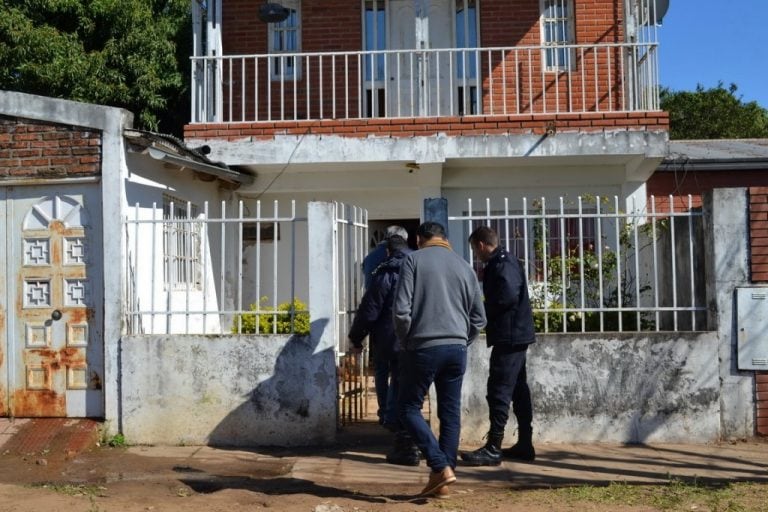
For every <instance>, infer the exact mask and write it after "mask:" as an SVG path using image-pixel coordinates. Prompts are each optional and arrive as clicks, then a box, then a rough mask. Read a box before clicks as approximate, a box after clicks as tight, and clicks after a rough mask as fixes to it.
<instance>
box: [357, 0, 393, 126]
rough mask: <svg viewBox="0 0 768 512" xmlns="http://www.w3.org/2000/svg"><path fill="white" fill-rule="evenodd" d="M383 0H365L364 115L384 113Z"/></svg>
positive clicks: (385, 39)
mask: <svg viewBox="0 0 768 512" xmlns="http://www.w3.org/2000/svg"><path fill="white" fill-rule="evenodd" d="M385 5H386V4H385V0H365V11H364V13H365V14H364V16H365V18H364V20H365V27H364V31H363V38H364V41H363V47H364V48H365V51H366V52H372V53H366V54H365V57H364V59H365V61H364V63H363V65H364V72H365V114H366V117H381V116H384V115H385V105H384V100H385V95H384V84H385V77H384V53H373V52H377V51H379V50H386V48H387V25H386V19H387V18H386V10H385Z"/></svg>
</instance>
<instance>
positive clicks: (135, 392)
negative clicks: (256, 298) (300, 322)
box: [120, 326, 336, 446]
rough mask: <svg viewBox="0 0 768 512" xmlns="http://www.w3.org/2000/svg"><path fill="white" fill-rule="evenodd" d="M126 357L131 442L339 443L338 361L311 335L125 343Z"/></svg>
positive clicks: (126, 428)
mask: <svg viewBox="0 0 768 512" xmlns="http://www.w3.org/2000/svg"><path fill="white" fill-rule="evenodd" d="M313 327H314V326H313ZM121 354H122V365H121V369H122V388H121V393H120V406H121V409H122V411H123V424H122V432H123V434H124V435H125V436H126V439H128V441H129V442H130V443H132V444H134V443H135V444H161V445H162V444H165V445H179V444H192V445H197V444H210V445H215V446H269V445H279V446H292V445H294V446H295V445H310V444H324V443H328V442H331V441H332V440H333V439H334V436H335V433H336V363H335V358H334V355H333V350H331V349H326V350H321V351H319V352H317V351H316V347H315V345H314V344H313V343H312V341H311V338H310V337H302V336H294V337H291V336H287V335H282V336H281V335H275V336H258V337H256V336H184V335H172V336H164V335H156V336H128V337H125V338H123V340H122V342H121Z"/></svg>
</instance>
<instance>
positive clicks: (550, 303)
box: [449, 197, 707, 332]
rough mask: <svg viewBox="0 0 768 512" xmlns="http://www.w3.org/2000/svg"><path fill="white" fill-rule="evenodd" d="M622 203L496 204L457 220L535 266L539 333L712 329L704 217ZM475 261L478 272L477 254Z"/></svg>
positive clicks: (458, 227) (461, 228)
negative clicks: (490, 233) (492, 234)
mask: <svg viewBox="0 0 768 512" xmlns="http://www.w3.org/2000/svg"><path fill="white" fill-rule="evenodd" d="M655 204H656V202H655V198H654V197H651V198H650V199H649V201H648V205H649V208H650V211H639V210H636V209H635V208H634V206H632V207H631V208H630V211H629V212H624V211H622V210H621V209H620V207H619V199H618V197H613V198H612V200H611V199H609V198H603V197H589V198H586V197H578V198H577V199H576V200H575V201H572V202H568V201H566V200H565V199H564V198H562V197H561V198H559V201H558V203H557V204H556V205H554V206H549V205H548V204H547V201H546V199H545V198H541V199H538V200H535V201H530V202H529V201H528V199H526V198H522V199H521V200H520V201H516V202H515V206H514V207H511V206H510V201H509V199H504V200H503V202H502V203H501V204H492V203H491V201H490V200H486V203H485V205H484V206H483V207H481V208H479V209H478V208H476V207H475V206H474V205H473V203H472V200H471V199H470V200H468V202H467V206H466V210H465V211H464V212H462V213H461V214H459V215H453V216H450V217H449V221H450V222H451V223H452V225H453V227H452V228H451V233H452V235H455V233H456V232H457V231H458V232H459V233H461V235H462V236H464V239H466V238H467V237H468V236H469V233H471V232H472V231H473V230H474V229H475V228H477V227H478V226H480V225H488V226H491V227H493V228H494V229H495V230H496V231H497V232H498V233H499V235H500V242H501V244H502V245H504V246H505V247H507V248H508V250H509V251H510V253H512V254H513V255H514V256H516V257H517V258H518V259H519V260H520V261H521V263H522V265H523V267H524V268H525V269H526V272H527V275H528V286H529V293H530V296H531V301H532V305H533V307H534V317H535V318H534V319H535V322H536V327H537V330H538V331H539V332H587V331H600V332H605V331H619V332H621V331H635V332H637V331H662V330H664V331H695V330H699V329H704V328H705V327H706V309H707V308H706V298H705V292H706V290H705V283H704V260H703V257H704V251H703V234H702V212H701V211H700V210H697V209H694V208H693V207H692V199H691V198H690V197H689V198H688V209H687V210H686V211H675V208H674V201H673V200H672V198H671V197H670V208H669V210H668V211H656V209H655ZM466 257H467V258H468V260H469V261H470V262H473V264H474V265H475V266H476V268H477V270H478V273H479V274H480V273H481V272H482V270H481V269H482V265H481V264H480V263H479V262H476V261H474V258H473V255H472V254H471V248H469V249H468V253H467V254H466Z"/></svg>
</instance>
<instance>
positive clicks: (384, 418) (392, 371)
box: [373, 353, 399, 427]
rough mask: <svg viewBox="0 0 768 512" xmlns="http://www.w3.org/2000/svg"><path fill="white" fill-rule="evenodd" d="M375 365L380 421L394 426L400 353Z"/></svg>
mask: <svg viewBox="0 0 768 512" xmlns="http://www.w3.org/2000/svg"><path fill="white" fill-rule="evenodd" d="M373 366H374V377H373V381H374V386H375V387H376V401H377V403H378V406H379V410H378V415H379V423H381V424H383V425H388V426H390V427H394V426H395V425H396V424H397V422H398V420H397V393H398V382H399V368H398V354H397V353H395V354H394V355H393V356H392V358H391V359H384V360H377V361H374V363H373Z"/></svg>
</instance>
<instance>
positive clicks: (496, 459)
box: [461, 444, 501, 466]
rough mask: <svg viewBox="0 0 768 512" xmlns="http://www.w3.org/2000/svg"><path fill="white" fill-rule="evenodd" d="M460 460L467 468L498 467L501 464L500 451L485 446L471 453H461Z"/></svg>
mask: <svg viewBox="0 0 768 512" xmlns="http://www.w3.org/2000/svg"><path fill="white" fill-rule="evenodd" d="M461 460H463V461H464V464H465V465H467V466H498V465H499V464H501V450H499V449H498V448H496V447H495V446H493V445H488V444H487V445H485V446H483V447H482V448H478V449H477V450H475V451H472V452H461Z"/></svg>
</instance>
